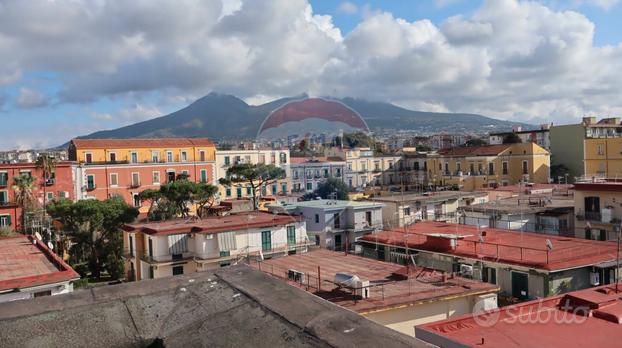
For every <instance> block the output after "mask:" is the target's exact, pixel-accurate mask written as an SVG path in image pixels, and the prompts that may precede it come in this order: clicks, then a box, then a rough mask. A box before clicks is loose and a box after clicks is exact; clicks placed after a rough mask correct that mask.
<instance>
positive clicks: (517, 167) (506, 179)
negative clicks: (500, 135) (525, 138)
mask: <svg viewBox="0 0 622 348" xmlns="http://www.w3.org/2000/svg"><path fill="white" fill-rule="evenodd" d="M426 167H427V168H428V181H430V182H431V183H432V184H433V185H435V186H436V185H441V186H453V187H458V188H460V189H461V190H464V191H474V190H476V189H481V188H486V187H497V186H506V185H513V184H517V183H519V182H530V183H548V182H549V172H550V154H549V152H548V151H547V150H545V149H544V148H542V147H541V146H539V145H538V144H535V143H518V144H501V145H487V146H474V147H454V148H450V149H443V150H439V151H438V152H437V153H434V154H428V155H427V166H426Z"/></svg>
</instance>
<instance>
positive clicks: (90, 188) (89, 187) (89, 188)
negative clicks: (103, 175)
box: [86, 184, 97, 191]
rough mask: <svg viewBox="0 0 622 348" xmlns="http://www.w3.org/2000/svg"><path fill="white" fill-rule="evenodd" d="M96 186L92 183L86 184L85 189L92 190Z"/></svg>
mask: <svg viewBox="0 0 622 348" xmlns="http://www.w3.org/2000/svg"><path fill="white" fill-rule="evenodd" d="M96 188H97V185H95V184H92V185H86V190H87V191H93V190H95V189H96Z"/></svg>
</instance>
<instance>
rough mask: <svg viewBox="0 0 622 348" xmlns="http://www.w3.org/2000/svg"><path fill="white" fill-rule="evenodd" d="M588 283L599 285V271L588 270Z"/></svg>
mask: <svg viewBox="0 0 622 348" xmlns="http://www.w3.org/2000/svg"><path fill="white" fill-rule="evenodd" d="M590 285H592V286H597V285H600V273H598V272H590Z"/></svg>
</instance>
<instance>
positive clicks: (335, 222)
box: [333, 213, 341, 228]
mask: <svg viewBox="0 0 622 348" xmlns="http://www.w3.org/2000/svg"><path fill="white" fill-rule="evenodd" d="M333 227H334V228H340V227H341V217H340V215H339V213H335V214H333Z"/></svg>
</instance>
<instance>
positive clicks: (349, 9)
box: [337, 1, 359, 15]
mask: <svg viewBox="0 0 622 348" xmlns="http://www.w3.org/2000/svg"><path fill="white" fill-rule="evenodd" d="M337 10H338V11H339V12H341V13H345V14H349V15H353V14H356V13H357V12H358V11H359V8H358V6H356V5H355V4H354V3H352V2H350V1H343V2H342V3H341V4H339V7H338V8H337Z"/></svg>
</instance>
